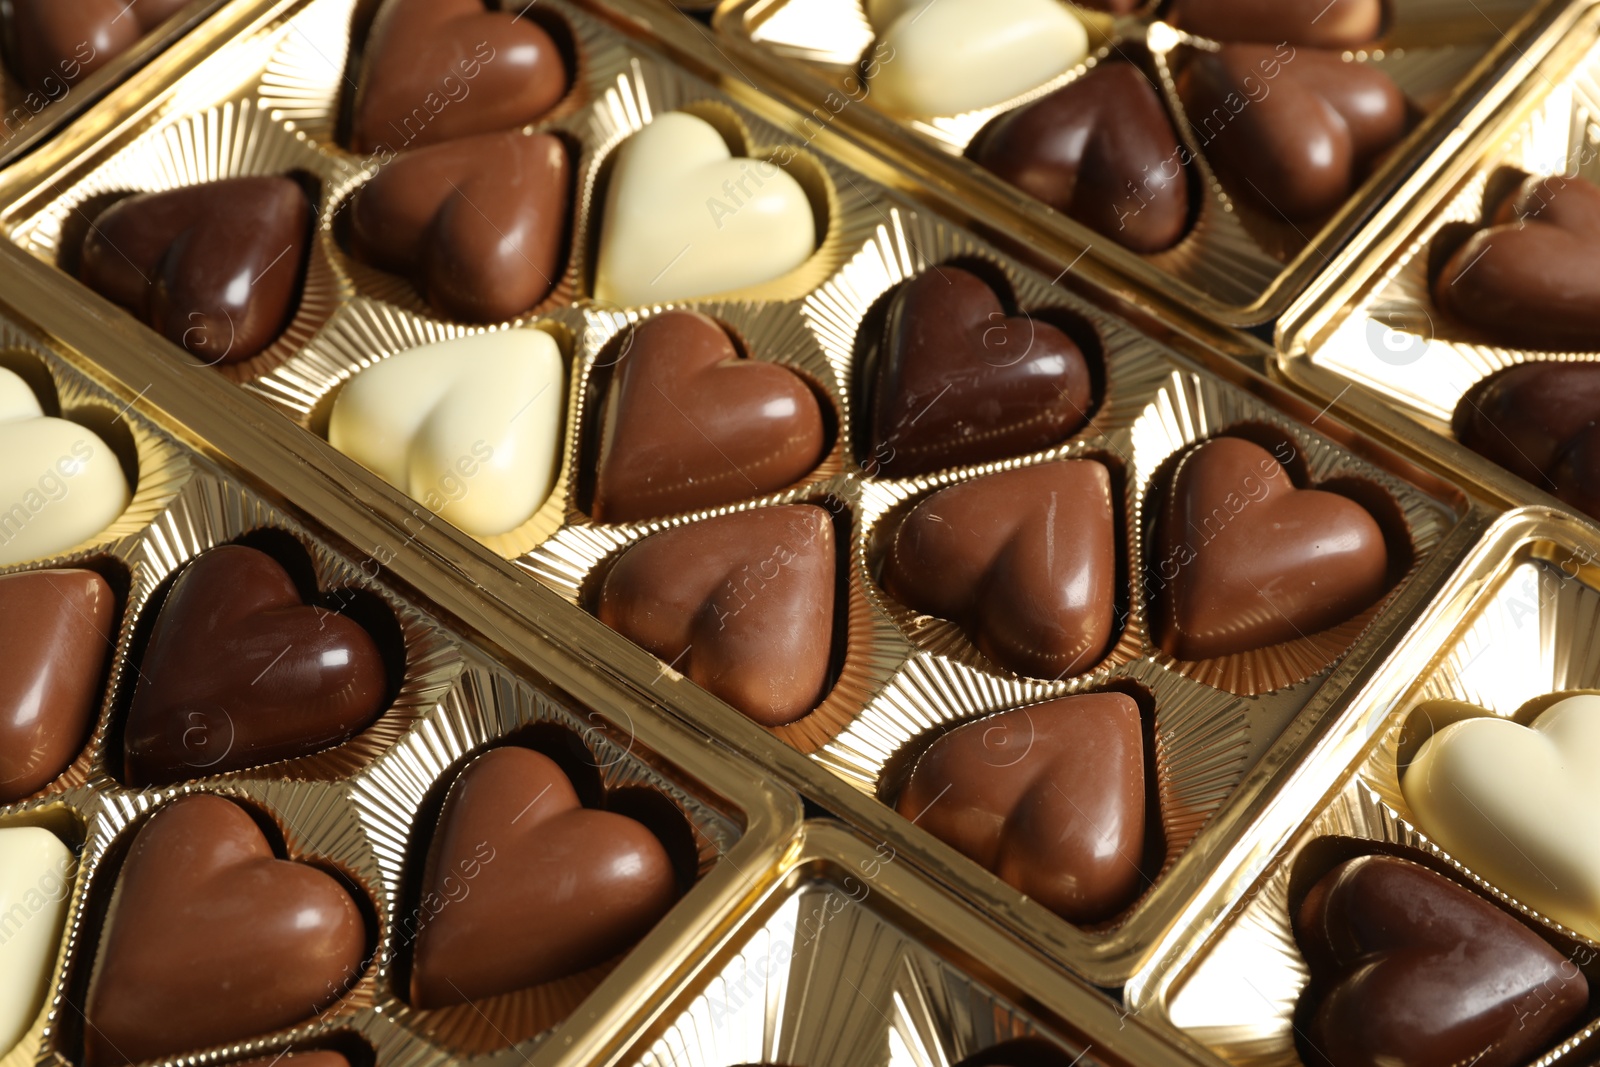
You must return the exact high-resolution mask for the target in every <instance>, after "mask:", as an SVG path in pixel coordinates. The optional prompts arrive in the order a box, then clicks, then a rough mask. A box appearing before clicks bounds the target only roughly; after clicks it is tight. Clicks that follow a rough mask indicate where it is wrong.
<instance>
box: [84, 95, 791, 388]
mask: <svg viewBox="0 0 1600 1067" xmlns="http://www.w3.org/2000/svg"><path fill="white" fill-rule="evenodd" d="M571 156H572V152H571V149H569V148H568V147H567V145H566V142H565V141H563V140H562V139H561V138H559V137H557V136H554V135H551V134H545V133H534V134H523V133H516V132H513V133H491V134H482V135H479V136H476V137H470V138H466V139H463V140H456V141H449V142H446V143H444V144H440V145H434V146H431V147H425V148H418V149H414V150H408V151H406V152H404V153H402V154H400V155H398V156H396V157H395V158H394V159H393V160H392V161H389V162H386V163H384V164H383V166H382V167H381V169H379V170H378V171H377V173H376V174H375V176H374V177H373V178H372V179H371V180H370V181H368V182H367V183H366V184H364V185H363V186H362V187H361V188H360V189H358V190H357V191H356V192H355V193H354V194H353V198H352V200H351V207H350V212H349V229H350V236H349V242H348V243H349V246H350V250H351V252H352V254H353V255H354V256H355V257H356V258H358V259H360V260H362V261H364V262H367V263H369V264H371V265H373V266H376V267H378V268H380V269H383V270H389V271H396V272H400V273H403V274H406V275H409V276H411V277H412V278H413V279H414V280H415V283H416V286H417V288H418V289H419V290H420V291H421V292H422V293H423V294H424V295H425V296H426V298H427V300H428V301H429V303H430V304H431V305H432V306H433V308H434V310H435V311H436V312H438V313H439V314H441V315H444V316H446V317H448V318H452V319H456V320H460V321H464V322H469V323H497V322H504V321H507V320H510V319H514V318H517V317H519V316H522V315H524V314H527V313H529V312H531V311H533V310H534V309H536V308H537V307H539V306H540V305H541V304H542V303H543V302H544V301H545V300H546V298H547V297H548V296H549V295H550V294H551V292H552V291H553V290H554V289H555V288H556V285H557V282H558V281H559V279H560V278H561V276H562V274H563V272H564V270H565V269H566V268H565V262H566V255H567V252H566V249H567V245H568V243H569V241H570V235H571V231H572V229H573V223H572V205H573V200H574V188H573V184H574V183H573V173H574V166H573V162H572V158H571ZM713 201H714V202H715V203H717V204H719V205H722V210H710V211H708V210H707V208H706V204H707V203H708V202H713ZM315 216H316V210H315V208H314V206H313V203H312V199H311V197H310V196H308V194H307V192H306V190H305V189H304V188H303V187H302V185H301V183H300V181H299V180H297V179H295V178H293V177H286V176H249V177H235V178H223V179H219V180H216V181H211V182H205V183H202V184H199V185H190V186H183V187H180V188H176V189H170V190H167V191H164V192H158V193H135V194H132V195H129V196H127V197H124V198H123V199H120V200H118V201H116V202H115V203H113V204H111V205H110V206H109V207H107V208H106V209H105V210H104V211H103V212H101V213H100V214H99V216H98V217H97V218H96V219H95V220H94V222H93V225H92V226H91V227H89V229H88V232H87V233H86V234H85V237H84V241H83V245H82V249H81V255H80V257H79V265H78V276H79V277H80V278H81V279H82V280H83V282H84V283H85V284H86V285H88V286H89V287H90V288H92V289H94V290H95V291H97V292H99V293H100V294H102V295H103V296H105V297H107V298H108V299H110V300H112V301H113V302H115V303H117V304H119V305H121V306H122V307H124V308H126V309H127V310H128V311H130V312H132V313H133V314H134V315H135V316H137V317H138V318H139V319H140V320H141V321H143V322H145V323H147V324H148V325H150V326H151V327H152V328H153V329H155V330H156V331H157V332H159V333H161V334H162V335H164V336H165V337H166V338H167V339H168V340H170V341H172V342H174V343H175V344H178V345H181V346H183V347H184V348H186V349H187V350H188V351H190V352H191V353H193V354H194V355H195V356H197V357H199V358H200V359H202V360H204V361H206V362H207V363H208V364H210V365H217V364H233V363H240V362H243V361H245V360H249V359H251V358H253V357H255V356H258V355H260V354H261V353H262V352H264V351H266V350H267V349H268V348H269V347H270V346H271V345H272V344H273V342H274V341H276V340H277V339H278V338H279V337H280V336H281V335H282V334H283V332H284V330H285V329H287V327H288V325H289V323H290V322H291V321H292V320H293V317H294V315H295V312H296V310H297V308H298V307H299V303H300V297H301V291H302V289H303V286H304V281H305V276H306V270H307V264H308V262H309V257H310V255H311V249H312V242H313V223H314V222H315ZM601 218H602V226H601V232H600V242H599V255H598V259H597V264H598V265H597V269H596V276H595V280H594V292H593V297H594V299H595V300H597V301H598V302H600V304H602V305H611V306H629V307H638V306H648V305H653V304H666V303H671V302H674V301H680V300H688V299H693V298H697V297H704V296H710V295H712V294H717V293H724V292H728V291H732V290H738V289H744V288H748V287H751V286H755V285H759V284H761V283H763V282H766V281H770V280H772V279H775V278H779V277H782V276H783V275H785V274H788V273H789V272H790V271H792V270H794V269H795V268H797V267H799V266H800V265H801V264H803V263H804V262H805V261H806V260H807V259H809V258H810V257H811V255H812V253H813V252H814V251H815V250H816V248H817V239H818V223H817V218H818V216H817V215H816V214H815V213H814V210H813V207H812V204H811V201H810V200H809V199H808V197H807V195H806V193H805V191H804V189H803V188H802V187H801V185H800V183H799V182H798V181H796V180H795V178H794V177H793V176H792V175H791V174H790V173H788V172H787V171H786V170H784V169H782V168H781V167H779V166H777V165H775V164H773V163H770V162H767V161H762V160H753V159H748V158H735V157H734V156H733V155H732V153H731V151H730V149H729V147H728V144H727V142H726V141H725V140H724V139H723V137H722V135H721V134H720V133H719V132H717V130H716V129H715V127H713V126H712V125H711V124H710V123H708V122H706V121H705V120H703V119H700V118H697V117H695V116H693V115H689V114H686V113H682V112H673V113H669V114H666V115H662V116H660V117H659V118H657V119H655V120H654V121H653V122H651V123H650V125H649V126H647V127H645V128H644V129H643V130H641V131H640V132H639V133H637V134H635V135H634V136H633V137H631V138H629V139H628V140H627V141H626V142H624V143H623V145H622V146H621V148H620V149H619V150H618V152H617V156H616V160H615V163H614V164H613V165H612V168H611V171H610V174H609V178H608V186H607V192H606V198H605V208H604V210H603V212H602V216H601Z"/></svg>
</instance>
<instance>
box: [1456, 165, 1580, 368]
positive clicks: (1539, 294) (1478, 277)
mask: <svg viewBox="0 0 1600 1067" xmlns="http://www.w3.org/2000/svg"><path fill="white" fill-rule="evenodd" d="M1433 299H1434V302H1435V303H1436V304H1438V305H1439V307H1440V308H1441V309H1443V310H1444V311H1445V313H1446V314H1448V315H1449V316H1450V317H1451V318H1453V319H1455V320H1457V321H1458V322H1463V323H1466V324H1467V325H1468V326H1471V327H1472V328H1474V329H1476V330H1479V331H1481V332H1482V333H1483V334H1485V335H1486V336H1487V337H1489V338H1490V339H1491V340H1493V341H1495V342H1496V343H1498V344H1503V345H1510V346H1512V347H1514V348H1537V349H1553V350H1557V351H1568V350H1570V351H1585V352H1592V351H1595V350H1597V349H1600V188H1596V187H1595V186H1593V185H1590V184H1589V183H1588V182H1587V181H1585V180H1583V179H1582V178H1562V177H1544V178H1528V179H1526V180H1525V181H1524V182H1522V184H1521V185H1519V186H1518V187H1516V188H1515V189H1513V190H1511V191H1510V192H1509V193H1507V194H1506V195H1505V197H1503V198H1502V199H1501V200H1500V202H1499V203H1498V204H1496V205H1494V206H1493V210H1492V211H1491V212H1490V213H1489V224H1488V226H1487V227H1486V228H1484V229H1481V230H1479V231H1478V232H1477V233H1475V234H1473V235H1472V236H1471V237H1469V238H1468V239H1467V240H1466V242H1465V243H1464V244H1462V245H1461V247H1460V248H1458V249H1456V251H1455V253H1454V254H1453V255H1451V256H1450V258H1449V259H1448V260H1447V261H1446V263H1445V265H1444V267H1443V269H1442V270H1440V272H1439V275H1438V277H1437V278H1435V279H1434V282H1433Z"/></svg>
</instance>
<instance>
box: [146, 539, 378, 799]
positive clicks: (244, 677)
mask: <svg viewBox="0 0 1600 1067" xmlns="http://www.w3.org/2000/svg"><path fill="white" fill-rule="evenodd" d="M136 677H137V679H138V682H137V689H136V690H135V693H134V697H133V703H132V706H131V707H130V708H129V711H128V719H127V725H126V728H125V733H124V738H123V746H124V754H125V760H126V773H127V778H128V781H129V782H130V783H131V784H134V785H154V784H164V783H167V782H178V781H183V780H184V779H187V778H198V777H201V776H203V775H208V774H222V773H224V772H227V771H235V770H240V769H242V768H245V767H258V766H261V765H262V764H266V763H273V762H276V761H278V760H283V759H292V758H294V757H296V756H303V755H307V754H309V753H312V752H316V751H319V750H321V749H324V748H328V747H330V746H332V745H336V744H338V743H339V742H341V741H343V740H345V739H346V738H348V737H350V736H351V735H353V734H355V733H356V732H358V731H359V730H361V729H362V728H363V727H365V726H366V725H367V724H369V723H371V722H372V721H373V720H374V719H376V718H377V717H378V715H379V714H380V713H381V712H382V711H383V709H384V705H385V698H386V694H387V691H388V684H389V683H388V679H387V677H386V676H385V670H384V664H383V658H382V656H381V655H380V654H379V651H378V646H377V644H376V643H375V642H374V641H373V639H372V635H371V634H369V633H367V631H366V630H364V629H362V627H361V626H360V624H358V623H356V622H355V621H353V620H351V619H349V618H346V617H345V616H343V615H339V614H336V613H334V612H333V611H329V610H327V609H324V608H321V607H318V606H314V605H308V604H305V603H304V602H303V601H302V600H301V599H300V592H299V590H298V589H296V588H295V585H294V582H293V581H292V580H290V578H289V575H288V573H287V572H286V571H285V570H284V569H283V567H282V566H280V565H279V564H278V562H277V561H276V560H274V559H273V558H272V557H271V556H269V555H267V554H266V553H264V552H259V551H257V550H256V549H253V548H246V547H244V546H242V545H222V546H220V547H218V548H213V549H210V550H208V551H206V552H204V553H202V554H201V555H200V556H198V557H197V558H196V559H195V560H194V561H193V562H191V563H190V564H189V565H188V566H186V567H185V568H184V569H183V571H182V573H180V574H179V575H178V579H177V581H175V582H174V583H173V585H172V589H171V591H170V592H169V593H168V594H167V597H166V600H165V601H163V602H162V605H161V612H160V614H159V615H158V616H157V618H156V623H155V626H154V628H153V629H152V631H151V634H150V643H149V646H148V647H147V648H146V650H145V653H144V657H143V658H142V660H141V661H140V663H139V671H138V674H137V676H136Z"/></svg>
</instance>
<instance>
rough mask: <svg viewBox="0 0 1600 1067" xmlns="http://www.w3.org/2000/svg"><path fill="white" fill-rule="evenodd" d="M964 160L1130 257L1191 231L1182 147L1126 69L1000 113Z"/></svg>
mask: <svg viewBox="0 0 1600 1067" xmlns="http://www.w3.org/2000/svg"><path fill="white" fill-rule="evenodd" d="M972 158H973V159H975V160H976V161H977V162H978V163H979V164H981V165H982V166H983V167H985V168H987V169H988V170H991V171H993V172H994V173H995V174H997V175H999V176H1000V177H1001V178H1003V179H1005V180H1006V181H1008V182H1010V183H1011V184H1012V185H1015V186H1016V187H1017V188H1019V189H1021V190H1022V191H1023V192H1025V193H1028V194H1029V195H1031V196H1034V197H1036V198H1038V199H1039V200H1042V201H1044V202H1045V203H1046V204H1048V205H1050V206H1051V207H1053V208H1055V209H1056V210H1057V211H1060V212H1062V213H1063V214H1066V215H1069V216H1071V217H1072V218H1075V219H1077V220H1078V221H1079V222H1081V223H1083V224H1084V225H1085V226H1087V227H1089V228H1090V229H1092V230H1094V231H1095V232H1097V233H1101V234H1104V235H1105V236H1107V237H1109V238H1111V239H1112V240H1113V241H1116V242H1117V243H1118V244H1120V245H1122V246H1124V247H1126V248H1131V249H1133V250H1134V251H1135V252H1146V253H1148V252H1160V251H1162V250H1163V249H1167V248H1171V247H1172V246H1173V245H1175V244H1177V243H1178V240H1179V238H1181V237H1182V236H1183V235H1184V232H1185V231H1187V230H1188V228H1189V180H1188V176H1187V166H1186V164H1187V163H1188V161H1189V150H1188V149H1187V148H1185V147H1180V146H1179V144H1178V134H1177V131H1176V130H1174V129H1173V128H1172V119H1171V118H1170V117H1168V115H1167V109H1166V106H1165V105H1164V104H1162V102H1161V97H1160V96H1159V95H1157V93H1156V89H1155V86H1153V85H1152V84H1151V83H1150V79H1149V78H1147V77H1146V76H1145V75H1144V73H1143V72H1142V71H1141V70H1139V68H1138V67H1136V66H1134V65H1133V64H1132V63H1124V62H1110V63H1102V64H1101V65H1099V66H1097V67H1095V68H1094V69H1093V70H1090V71H1089V72H1088V73H1086V74H1084V75H1083V76H1082V77H1081V78H1078V79H1077V80H1076V81H1073V82H1069V83H1068V84H1066V85H1064V86H1062V87H1061V88H1059V89H1057V90H1056V91H1055V92H1053V93H1051V94H1050V95H1048V96H1045V97H1042V98H1040V99H1039V100H1036V101H1034V102H1033V103H1031V104H1029V105H1028V106H1027V107H1021V108H1018V109H1016V110H1015V111H1008V112H1006V113H1005V114H1004V115H1001V116H1000V118H998V119H997V120H995V122H994V123H992V124H991V125H990V126H989V127H988V128H987V129H986V130H984V132H983V133H982V135H981V136H980V138H979V139H978V141H977V142H975V144H974V150H973V153H972Z"/></svg>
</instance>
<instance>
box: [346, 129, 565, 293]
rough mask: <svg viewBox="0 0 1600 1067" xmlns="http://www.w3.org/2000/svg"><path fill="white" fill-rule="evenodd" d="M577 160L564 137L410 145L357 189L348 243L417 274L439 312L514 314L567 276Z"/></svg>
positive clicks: (372, 258) (361, 253)
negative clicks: (564, 271) (563, 264)
mask: <svg viewBox="0 0 1600 1067" xmlns="http://www.w3.org/2000/svg"><path fill="white" fill-rule="evenodd" d="M571 194H572V166H571V162H570V160H569V159H568V158H567V149H566V146H565V145H564V144H562V143H561V141H560V139H559V138H556V137H552V136H550V135H549V134H544V133H536V134H532V135H524V134H520V133H490V134H484V135H482V136H480V137H466V138H462V139H461V140H459V141H451V142H450V143H449V144H443V145H435V146H434V147H432V148H421V149H418V150H417V151H415V152H406V153H404V154H403V155H401V156H399V157H397V158H396V159H395V160H394V162H392V163H390V164H389V165H388V166H386V167H384V168H383V169H382V170H380V171H379V172H378V173H377V174H376V175H375V176H374V177H373V179H372V180H371V181H370V182H368V183H367V184H366V185H364V186H362V187H361V190H360V191H359V192H357V193H356V196H355V202H354V204H353V205H352V206H351V209H350V220H351V226H350V230H351V239H352V245H353V247H352V251H353V252H354V253H355V255H356V257H357V258H359V259H362V260H364V261H366V262H368V263H371V264H372V265H373V266H375V267H379V268H382V269H383V270H389V271H394V272H396V273H399V274H408V275H411V276H412V277H413V278H414V279H415V280H416V285H417V288H418V289H420V290H421V291H422V292H424V293H426V294H427V297H428V302H429V303H430V304H432V305H433V308H434V310H435V311H438V312H439V313H440V314H442V315H445V316H448V317H450V318H455V319H461V320H463V321H465V322H484V323H487V322H501V321H503V320H505V319H514V318H516V317H517V316H518V315H521V314H522V313H523V312H525V311H528V310H529V309H530V308H532V307H533V306H534V305H536V304H538V303H539V302H540V301H541V300H543V299H544V298H545V297H547V296H549V295H550V290H552V289H554V288H555V286H556V282H557V280H558V279H559V278H560V277H561V260H562V250H563V247H564V245H565V243H566V233H567V225H568V219H569V217H570V215H571Z"/></svg>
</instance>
